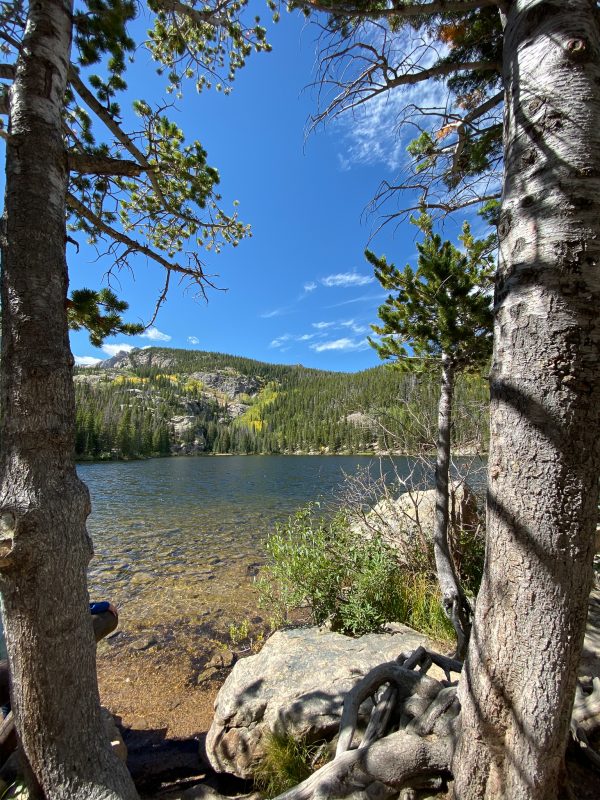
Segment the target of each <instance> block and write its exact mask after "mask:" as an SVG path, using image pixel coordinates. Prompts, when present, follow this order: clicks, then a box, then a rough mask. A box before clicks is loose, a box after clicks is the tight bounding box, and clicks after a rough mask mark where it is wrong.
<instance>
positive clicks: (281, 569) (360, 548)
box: [259, 506, 452, 640]
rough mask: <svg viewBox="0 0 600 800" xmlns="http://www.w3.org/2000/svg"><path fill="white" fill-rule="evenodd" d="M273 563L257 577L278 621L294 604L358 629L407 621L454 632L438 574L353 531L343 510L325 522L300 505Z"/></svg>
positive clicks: (271, 550) (278, 535)
mask: <svg viewBox="0 0 600 800" xmlns="http://www.w3.org/2000/svg"><path fill="white" fill-rule="evenodd" d="M266 547H267V553H268V557H269V562H268V564H267V567H266V568H265V569H264V570H263V573H262V575H261V579H260V581H259V592H260V597H261V604H262V605H263V607H267V608H268V609H269V610H270V612H271V614H272V621H273V624H274V626H275V627H278V626H279V625H281V624H282V623H284V622H286V621H287V620H288V618H289V614H290V612H291V611H292V610H294V609H297V608H300V607H302V606H306V607H308V609H309V610H310V613H311V616H312V621H313V623H314V624H317V625H320V624H322V623H323V622H325V621H326V620H327V621H329V623H330V624H331V627H332V630H335V631H340V632H342V633H350V634H354V635H359V634H362V633H367V632H370V631H375V630H377V629H379V628H380V627H381V626H382V625H383V624H385V623H386V622H404V623H405V624H407V625H410V626H411V627H414V628H416V629H418V630H421V631H423V632H425V633H427V634H429V635H431V636H433V637H434V638H436V639H438V640H448V639H451V638H452V626H451V625H450V623H449V622H448V620H447V619H446V616H445V615H444V612H443V609H442V607H441V604H440V602H439V590H438V588H437V583H436V582H435V579H432V578H431V576H430V575H429V574H427V573H422V574H420V573H418V572H413V571H411V570H410V569H408V568H406V567H401V566H400V565H399V563H398V560H397V558H396V554H395V552H394V550H393V549H392V548H391V547H390V546H389V545H387V544H385V543H384V542H383V541H382V539H381V538H379V537H373V538H371V539H366V538H363V537H361V536H360V535H359V534H357V533H355V532H353V531H352V530H351V529H350V525H349V523H348V520H347V519H346V517H345V516H344V515H343V514H341V513H340V514H337V515H335V516H334V517H333V518H332V519H329V520H325V519H323V518H321V517H319V516H318V515H317V514H316V507H315V506H308V507H306V508H302V509H300V510H299V511H298V512H296V514H295V515H294V516H293V517H291V518H290V520H289V521H288V523H287V524H285V525H281V526H278V527H277V529H276V531H275V533H273V534H272V535H271V536H270V537H269V538H268V539H267V543H266Z"/></svg>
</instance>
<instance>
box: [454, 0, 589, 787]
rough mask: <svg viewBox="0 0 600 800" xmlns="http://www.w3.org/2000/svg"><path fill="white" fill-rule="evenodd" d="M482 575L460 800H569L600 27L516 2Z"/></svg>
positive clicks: (579, 14)
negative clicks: (567, 759)
mask: <svg viewBox="0 0 600 800" xmlns="http://www.w3.org/2000/svg"><path fill="white" fill-rule="evenodd" d="M503 69H504V82H505V90H506V107H505V184H504V193H503V200H502V212H501V217H500V225H499V238H500V264H499V274H498V280H497V285H496V317H495V329H494V356H493V365H492V373H491V398H492V406H491V448H490V456H489V468H488V520H487V546H486V562H485V571H484V577H483V583H482V587H481V591H480V593H479V596H478V599H477V605H476V610H475V620H474V624H473V629H472V632H471V639H470V643H469V650H468V657H467V662H466V665H465V670H464V673H463V678H462V679H461V684H460V687H459V696H460V701H461V705H462V735H461V738H460V741H459V745H458V748H457V750H456V753H455V757H454V761H453V773H454V775H455V778H456V781H455V796H456V797H457V798H460V800H475V798H476V800H492V799H493V800H525V799H527V800H553V799H554V798H556V797H557V796H559V793H560V787H561V783H562V780H563V771H564V751H565V747H566V740H567V732H568V726H569V717H570V712H571V705H572V702H573V695H574V687H575V678H576V668H577V663H578V659H579V655H580V651H581V646H582V640H583V634H584V628H585V621H586V611H587V601H588V594H589V591H590V587H591V582H592V557H593V541H594V529H595V522H596V513H597V500H598V479H599V473H600V452H599V449H600V448H599V445H600V436H599V433H598V432H599V430H600V313H599V310H600V20H599V12H598V8H597V6H596V3H595V2H592V0H552V1H550V0H514V2H513V3H511V4H509V5H508V8H507V18H506V29H505V45H504V65H503Z"/></svg>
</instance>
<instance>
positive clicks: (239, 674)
mask: <svg viewBox="0 0 600 800" xmlns="http://www.w3.org/2000/svg"><path fill="white" fill-rule="evenodd" d="M393 628H394V630H395V631H397V632H395V633H393V634H390V633H387V634H386V633H384V634H375V633H371V634H367V635H366V636H361V637H360V638H359V639H351V638H350V637H348V636H342V635H341V634H339V633H331V632H329V631H323V630H322V629H319V628H303V629H298V630H288V631H278V632H277V633H274V634H273V636H271V638H270V639H269V640H268V641H267V643H266V644H265V646H264V647H263V649H262V650H261V651H260V653H258V655H255V656H251V657H250V658H245V659H242V660H241V661H238V663H237V664H236V665H235V667H234V668H233V671H232V672H231V674H230V675H229V677H228V678H227V680H226V681H225V683H224V685H223V687H222V688H221V690H220V692H219V694H218V696H217V699H216V701H215V716H214V720H213V723H212V725H211V727H210V730H209V732H208V736H207V740H206V751H207V755H208V758H209V760H210V763H211V765H212V767H213V768H214V769H215V770H216V771H217V772H229V773H232V774H234V775H238V776H239V777H241V778H250V777H252V774H253V771H254V769H255V767H256V765H257V763H258V762H259V761H260V759H261V758H262V757H263V755H264V744H265V736H266V734H267V733H269V732H272V731H277V732H280V733H284V732H288V733H291V734H292V735H293V736H294V737H304V738H306V739H307V741H309V742H316V741H321V740H324V739H331V738H332V737H333V736H334V735H335V733H336V732H337V730H338V727H339V722H340V717H341V712H342V706H343V700H344V695H345V694H346V692H347V691H348V690H349V689H350V688H351V687H353V686H354V685H355V684H356V683H357V682H358V681H359V680H360V679H361V678H362V677H364V675H366V674H367V672H369V671H370V670H371V669H373V668H374V667H376V666H378V665H379V664H381V663H383V662H385V661H393V660H395V659H396V658H397V657H398V656H399V655H400V653H402V652H404V653H407V652H408V651H412V650H415V649H416V648H417V647H419V646H420V645H424V646H425V647H431V643H430V642H429V640H428V639H427V637H426V636H424V635H422V634H418V633H416V632H415V631H413V630H412V629H411V628H407V627H406V626H405V625H394V626H393ZM430 674H432V675H433V676H434V677H435V675H434V674H433V672H431V671H430ZM367 706H368V704H367V703H365V704H364V707H363V709H362V711H363V712H364V715H365V716H364V718H363V721H364V720H366V719H367V717H368V714H369V713H370V708H368V707H367Z"/></svg>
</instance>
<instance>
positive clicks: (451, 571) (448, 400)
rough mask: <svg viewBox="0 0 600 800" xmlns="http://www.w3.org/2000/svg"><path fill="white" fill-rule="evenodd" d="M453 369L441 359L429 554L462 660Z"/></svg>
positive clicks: (463, 603)
mask: <svg viewBox="0 0 600 800" xmlns="http://www.w3.org/2000/svg"><path fill="white" fill-rule="evenodd" d="M453 394H454V365H453V364H452V359H451V358H450V356H449V355H447V354H446V353H444V354H443V355H442V382H441V386H440V401H439V406H438V441H437V460H436V465H435V524H434V528H433V552H434V556H435V567H436V572H437V578H438V583H439V585H440V590H441V593H442V604H443V606H444V611H445V612H446V614H447V615H448V618H449V619H450V621H451V622H452V625H453V626H454V630H455V631H456V640H457V645H456V656H457V658H460V659H461V660H462V659H463V658H464V657H465V652H466V647H467V643H468V641H469V632H470V612H471V609H470V606H469V603H468V601H467V598H466V597H465V595H464V593H463V591H462V588H461V586H460V583H459V581H458V577H457V575H456V569H455V568H454V561H453V560H452V554H451V552H450V543H449V541H448V524H449V517H450V512H449V507H450V480H449V478H450V443H451V433H452V397H453Z"/></svg>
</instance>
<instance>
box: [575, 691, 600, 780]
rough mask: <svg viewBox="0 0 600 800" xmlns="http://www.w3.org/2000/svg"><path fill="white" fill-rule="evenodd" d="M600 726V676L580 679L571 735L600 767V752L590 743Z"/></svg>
mask: <svg viewBox="0 0 600 800" xmlns="http://www.w3.org/2000/svg"><path fill="white" fill-rule="evenodd" d="M598 728H600V678H594V679H593V680H590V679H587V680H586V679H581V678H580V679H579V680H578V681H577V688H576V689H575V702H574V704H573V713H572V714H571V736H572V737H573V739H574V740H575V741H576V742H577V743H578V744H579V746H580V747H581V750H582V752H583V754H584V755H585V756H586V758H587V759H588V761H591V763H592V764H593V765H594V766H595V767H597V768H598V769H600V754H598V753H597V752H596V751H595V750H594V749H593V748H592V746H591V745H590V740H589V737H590V736H591V735H592V734H593V733H595V732H596V731H597V730H598Z"/></svg>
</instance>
